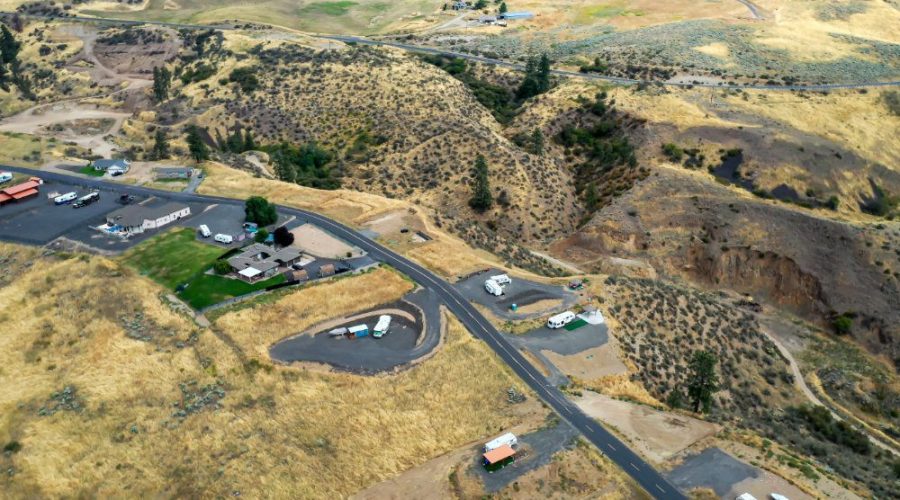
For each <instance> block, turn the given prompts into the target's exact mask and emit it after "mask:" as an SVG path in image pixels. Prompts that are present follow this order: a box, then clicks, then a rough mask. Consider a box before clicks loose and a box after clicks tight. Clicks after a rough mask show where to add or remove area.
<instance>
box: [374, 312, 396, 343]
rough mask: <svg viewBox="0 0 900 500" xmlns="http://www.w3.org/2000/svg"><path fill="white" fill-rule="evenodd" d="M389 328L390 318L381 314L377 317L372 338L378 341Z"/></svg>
mask: <svg viewBox="0 0 900 500" xmlns="http://www.w3.org/2000/svg"><path fill="white" fill-rule="evenodd" d="M390 327H391V317H390V316H388V315H387V314H382V315H381V316H379V317H378V323H376V324H375V328H374V331H373V332H372V336H373V337H375V338H376V339H380V338H381V337H383V336H384V335H385V334H387V332H388V328H390Z"/></svg>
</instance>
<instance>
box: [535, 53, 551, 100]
mask: <svg viewBox="0 0 900 500" xmlns="http://www.w3.org/2000/svg"><path fill="white" fill-rule="evenodd" d="M536 75H537V82H538V92H539V93H541V94H543V93H544V92H546V91H548V90H550V58H549V57H548V56H547V54H541V61H540V62H539V63H538V65H537V71H536Z"/></svg>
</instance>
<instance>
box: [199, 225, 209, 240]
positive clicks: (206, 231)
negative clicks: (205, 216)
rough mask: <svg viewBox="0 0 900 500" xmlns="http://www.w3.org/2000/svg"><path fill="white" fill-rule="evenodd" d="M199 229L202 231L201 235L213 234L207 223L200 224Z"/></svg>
mask: <svg viewBox="0 0 900 500" xmlns="http://www.w3.org/2000/svg"><path fill="white" fill-rule="evenodd" d="M197 230H199V231H200V236H203V237H204V238H209V237H210V236H212V231H210V230H209V226H207V225H206V224H200V227H198V228H197Z"/></svg>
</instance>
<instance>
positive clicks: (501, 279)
mask: <svg viewBox="0 0 900 500" xmlns="http://www.w3.org/2000/svg"><path fill="white" fill-rule="evenodd" d="M491 279H492V280H494V281H495V282H496V283H497V284H498V285H501V286H504V285H508V284H510V283H512V280H511V279H509V276H508V275H506V274H498V275H497V276H491Z"/></svg>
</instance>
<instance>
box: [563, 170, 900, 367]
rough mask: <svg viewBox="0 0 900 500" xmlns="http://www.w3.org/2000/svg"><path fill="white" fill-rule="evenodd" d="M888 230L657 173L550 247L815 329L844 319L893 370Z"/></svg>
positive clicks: (894, 300)
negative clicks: (652, 273)
mask: <svg viewBox="0 0 900 500" xmlns="http://www.w3.org/2000/svg"><path fill="white" fill-rule="evenodd" d="M894 226H896V224H894V225H893V226H891V227H888V226H886V225H878V226H873V225H867V224H852V223H845V222H838V221H833V220H830V219H828V218H825V217H823V216H820V215H819V214H816V213H814V212H811V211H807V210H802V209H796V208H795V207H793V206H791V205H787V204H780V203H777V202H772V201H765V200H759V199H756V198H752V197H747V196H746V195H743V194H742V193H739V192H737V191H734V190H732V189H730V188H727V187H724V186H721V185H718V184H716V183H713V182H709V181H706V180H703V179H702V178H699V177H697V176H693V175H690V176H689V175H684V174H682V173H680V172H677V171H661V172H660V174H659V175H658V176H651V178H649V179H647V180H646V181H644V182H642V183H640V184H639V185H638V186H637V187H636V188H635V189H634V190H632V191H631V192H629V193H628V194H627V195H625V196H623V197H621V198H619V199H617V200H616V202H615V203H613V204H612V205H610V206H609V207H606V208H604V209H603V210H602V211H600V212H598V213H597V214H596V215H595V216H594V218H593V220H592V221H591V222H590V223H589V224H588V225H586V226H585V227H584V228H582V229H581V230H579V231H578V232H577V233H575V234H574V235H572V236H570V237H569V238H566V239H564V240H561V241H558V242H557V243H556V244H555V245H554V246H553V247H552V250H553V253H554V254H555V255H556V256H559V257H560V258H564V259H567V260H569V261H572V262H575V263H577V264H578V265H580V266H583V267H587V268H593V269H602V267H603V266H602V262H603V261H604V260H605V259H608V258H609V257H618V258H628V259H635V260H640V261H645V262H647V263H648V264H650V265H651V266H653V267H654V268H655V269H656V271H657V272H658V273H659V274H660V275H663V276H666V277H669V278H676V279H684V280H688V281H690V282H692V283H695V284H697V285H700V286H704V287H712V288H724V289H732V290H735V291H738V292H742V293H748V294H751V295H754V296H758V297H759V298H762V299H765V300H766V301H768V302H770V303H772V304H774V305H777V306H780V307H783V308H785V309H788V310H790V311H792V312H794V313H796V314H798V315H800V316H802V317H804V318H806V319H807V320H810V321H812V322H814V323H817V324H819V325H820V326H822V327H823V328H829V329H830V328H831V324H832V321H833V319H834V317H835V315H837V314H845V313H851V314H852V315H855V319H854V324H853V328H852V331H851V334H852V335H853V337H854V338H855V339H856V340H857V341H859V342H860V343H861V344H863V345H865V346H866V347H867V348H868V349H869V350H870V351H871V352H873V353H875V354H880V355H887V356H888V357H889V358H890V359H891V360H893V361H894V363H895V365H897V364H898V363H900V326H898V325H900V287H898V281H897V276H896V275H893V274H892V273H891V272H890V271H891V270H892V269H891V268H890V267H887V266H886V264H885V263H895V262H897V260H896V258H897V257H896V252H897V251H898V248H900V247H897V241H898V240H897V239H896V238H894V237H893V236H891V235H893V234H894V233H895V232H896V231H897V228H896V227H894ZM895 247H897V248H895ZM892 267H893V268H896V267H897V266H896V265H894V266H892Z"/></svg>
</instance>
